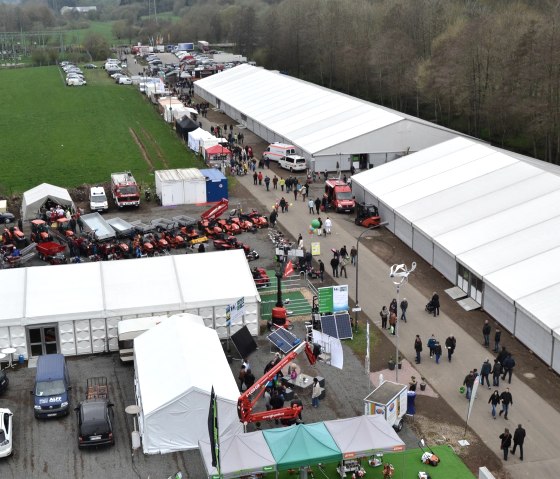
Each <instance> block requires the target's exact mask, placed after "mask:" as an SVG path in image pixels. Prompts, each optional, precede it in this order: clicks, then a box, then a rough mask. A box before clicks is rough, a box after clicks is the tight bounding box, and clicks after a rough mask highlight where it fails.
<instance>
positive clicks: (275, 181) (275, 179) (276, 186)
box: [272, 175, 278, 190]
mask: <svg viewBox="0 0 560 479" xmlns="http://www.w3.org/2000/svg"><path fill="white" fill-rule="evenodd" d="M272 188H274V189H275V190H277V189H278V177H277V176H276V175H274V176H273V177H272Z"/></svg>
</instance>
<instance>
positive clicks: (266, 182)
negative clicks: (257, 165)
mask: <svg viewBox="0 0 560 479" xmlns="http://www.w3.org/2000/svg"><path fill="white" fill-rule="evenodd" d="M264 185H265V186H266V191H270V177H269V176H268V175H266V176H265V177H264Z"/></svg>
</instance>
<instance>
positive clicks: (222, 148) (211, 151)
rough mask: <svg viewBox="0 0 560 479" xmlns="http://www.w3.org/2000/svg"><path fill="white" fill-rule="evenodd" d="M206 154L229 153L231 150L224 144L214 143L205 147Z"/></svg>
mask: <svg viewBox="0 0 560 479" xmlns="http://www.w3.org/2000/svg"><path fill="white" fill-rule="evenodd" d="M206 154H207V155H231V151H229V150H228V149H227V148H226V147H225V146H221V145H214V146H211V147H209V148H206Z"/></svg>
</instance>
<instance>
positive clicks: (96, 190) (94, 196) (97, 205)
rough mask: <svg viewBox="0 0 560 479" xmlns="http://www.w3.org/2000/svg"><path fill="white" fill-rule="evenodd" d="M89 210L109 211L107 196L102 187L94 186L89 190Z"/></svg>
mask: <svg viewBox="0 0 560 479" xmlns="http://www.w3.org/2000/svg"><path fill="white" fill-rule="evenodd" d="M89 209H90V210H91V211H105V210H108V209H109V203H108V202H107V195H106V194H105V189H104V188H103V187H102V186H92V187H91V188H90V189H89Z"/></svg>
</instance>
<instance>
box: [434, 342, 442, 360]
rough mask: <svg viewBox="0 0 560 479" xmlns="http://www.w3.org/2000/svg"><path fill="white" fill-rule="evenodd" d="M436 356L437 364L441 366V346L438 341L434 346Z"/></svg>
mask: <svg viewBox="0 0 560 479" xmlns="http://www.w3.org/2000/svg"><path fill="white" fill-rule="evenodd" d="M434 355H435V357H436V364H439V358H441V344H439V341H436V344H435V346H434Z"/></svg>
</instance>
